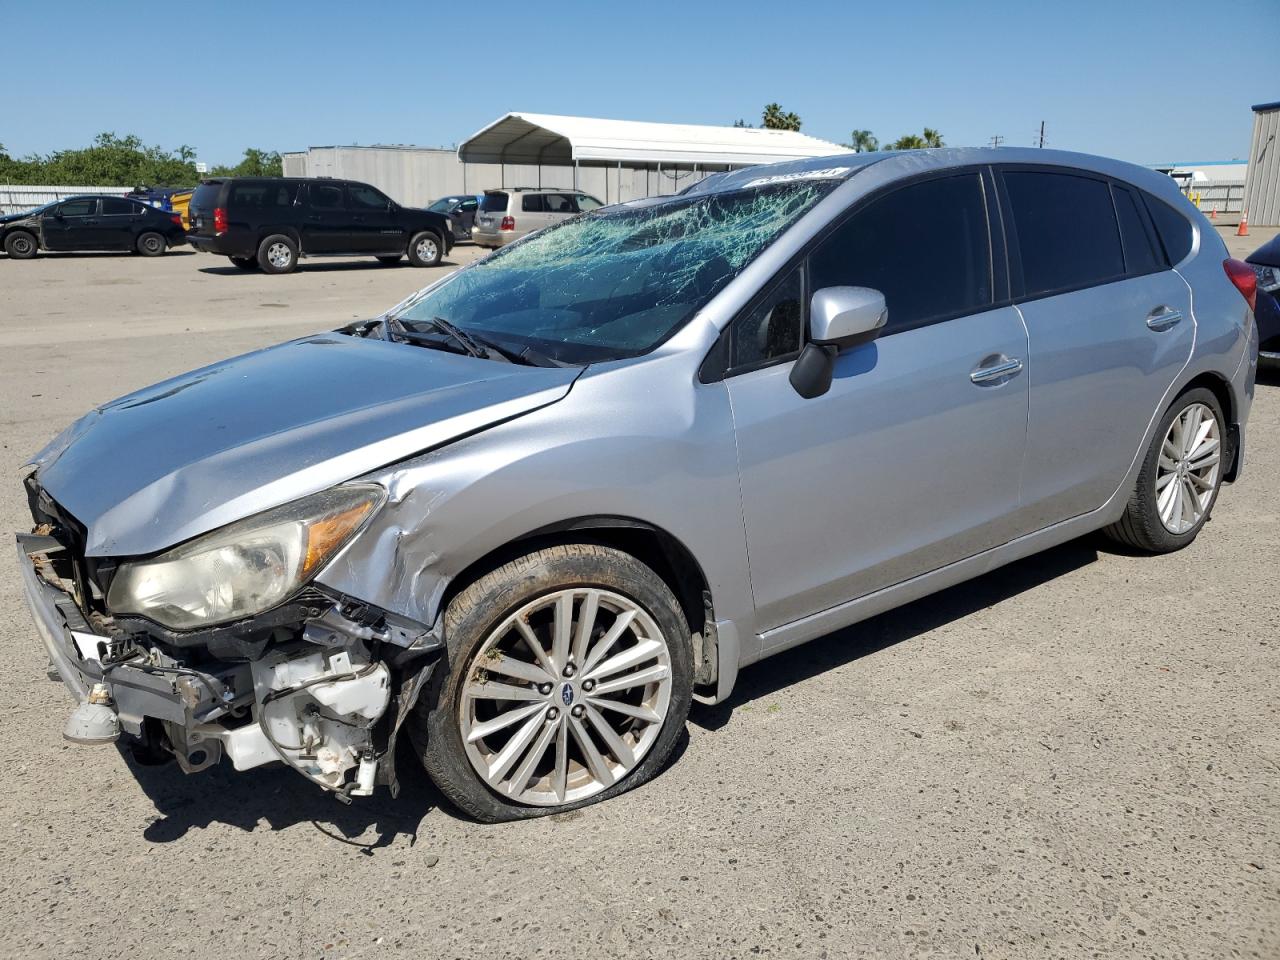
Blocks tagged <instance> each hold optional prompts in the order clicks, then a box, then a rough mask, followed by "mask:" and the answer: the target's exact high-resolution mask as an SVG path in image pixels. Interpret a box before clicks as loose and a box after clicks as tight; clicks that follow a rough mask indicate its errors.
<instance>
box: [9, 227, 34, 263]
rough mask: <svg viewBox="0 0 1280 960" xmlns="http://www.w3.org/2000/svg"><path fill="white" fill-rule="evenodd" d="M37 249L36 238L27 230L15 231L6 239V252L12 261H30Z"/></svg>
mask: <svg viewBox="0 0 1280 960" xmlns="http://www.w3.org/2000/svg"><path fill="white" fill-rule="evenodd" d="M36 249H37V244H36V238H35V237H33V236H32V235H31V234H29V233H27V232H26V231H25V230H15V231H14V232H13V233H11V234H9V235H8V236H7V237H5V238H4V252H5V253H7V254H8V255H9V258H10V259H11V260H30V259H31V258H32V257H34V256H35V255H36Z"/></svg>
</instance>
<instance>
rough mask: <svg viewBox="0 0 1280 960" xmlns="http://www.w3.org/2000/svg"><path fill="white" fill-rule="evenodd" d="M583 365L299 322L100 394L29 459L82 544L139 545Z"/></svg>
mask: <svg viewBox="0 0 1280 960" xmlns="http://www.w3.org/2000/svg"><path fill="white" fill-rule="evenodd" d="M580 372H581V371H580V369H579V368H576V367H566V368H543V367H526V366H519V365H515V364H505V363H500V362H496V361H492V360H480V359H476V358H473V357H466V356H460V355H457V354H452V353H445V352H442V351H439V350H431V349H426V348H422V347H414V346H410V345H408V344H403V343H390V342H387V341H384V340H365V339H361V338H359V337H352V336H346V335H343V334H327V335H321V336H314V337H307V338H304V339H302V340H296V341H293V342H290V343H285V344H281V345H279V346H276V347H270V348H268V349H266V350H261V351H259V352H257V353H250V354H246V355H244V356H242V357H237V358H235V359H232V360H227V361H224V362H222V363H218V364H214V365H213V366H210V367H205V368H204V369H201V370H195V371H192V372H191V373H188V374H184V375H182V376H180V377H176V378H174V379H172V380H167V381H165V382H163V383H158V384H156V385H155V386H152V387H148V388H147V389H145V390H141V391H139V392H137V393H133V394H130V395H129V396H126V397H122V398H120V399H119V400H114V401H112V402H111V403H108V404H105V405H104V406H101V407H99V408H98V409H96V410H94V411H93V412H92V413H90V414H88V415H87V416H85V417H83V418H81V419H80V420H78V421H77V422H76V423H74V424H72V425H71V426H70V427H69V428H67V430H65V431H64V432H63V433H62V434H61V435H60V436H59V437H58V438H57V439H55V440H54V441H53V442H52V443H51V444H49V446H48V447H46V448H45V449H44V450H42V451H41V452H40V453H39V454H37V455H36V457H35V458H34V459H33V460H32V461H31V462H32V463H33V464H35V465H36V467H37V471H36V480H37V482H38V483H39V485H40V486H41V487H42V488H43V489H44V490H45V491H46V492H47V493H48V494H49V496H51V497H52V498H53V499H54V500H55V501H57V503H58V504H59V505H60V506H61V507H62V508H63V509H64V510H66V511H67V512H68V513H70V514H71V515H72V516H73V517H75V518H76V519H77V520H79V521H80V522H81V523H82V524H84V525H85V526H86V527H87V528H88V536H87V551H86V552H87V553H88V555H89V556H134V555H138V554H148V553H154V552H156V551H158V550H163V549H165V548H167V547H170V546H172V545H174V544H176V543H180V542H181V541H183V540H187V539H190V538H191V537H194V536H197V535H198V534H201V533H205V532H207V531H209V530H213V529H216V528H218V527H221V526H223V525H225V524H227V523H231V522H232V521H235V520H239V519H241V518H242V517H246V516H249V515H251V514H254V513H258V512H260V511H262V510H266V509H269V508H271V507H274V506H278V505H279V504H282V503H287V502H289V501H290V500H295V499H297V498H298V497H303V496H306V495H308V494H311V493H315V492H317V491H319V490H323V489H325V488H327V487H331V486H333V485H334V484H337V483H342V482H344V481H346V480H350V479H352V478H354V477H358V476H360V475H362V474H364V473H367V472H369V471H370V470H373V469H376V468H377V467H381V466H385V465H386V464H389V463H394V462H396V461H397V460H403V459H405V458H406V457H410V456H413V455H414V454H417V453H420V452H421V451H424V450H427V449H430V448H432V447H436V446H439V445H440V444H442V443H446V442H447V441H449V440H452V439H454V438H456V437H459V436H462V435H465V434H469V433H474V432H475V431H477V430H480V429H483V428H484V427H487V426H491V425H493V424H495V423H498V422H500V421H503V420H509V419H511V418H512V417H515V416H519V415H520V414H523V413H527V412H529V411H530V410H535V409H537V408H538V407H542V406H546V405H547V404H550V403H554V402H555V401H557V400H559V399H561V398H562V397H564V396H565V395H566V394H567V393H568V392H569V388H570V386H572V384H573V381H574V379H575V378H576V377H577V375H578V374H579V373H580Z"/></svg>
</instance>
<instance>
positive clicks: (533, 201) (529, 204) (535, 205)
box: [520, 193, 546, 213]
mask: <svg viewBox="0 0 1280 960" xmlns="http://www.w3.org/2000/svg"><path fill="white" fill-rule="evenodd" d="M520 210H521V211H522V212H523V213H544V212H546V205H545V204H544V203H543V200H542V194H540V193H526V194H524V195H523V196H521V197H520Z"/></svg>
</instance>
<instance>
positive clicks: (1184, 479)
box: [1156, 403, 1222, 534]
mask: <svg viewBox="0 0 1280 960" xmlns="http://www.w3.org/2000/svg"><path fill="white" fill-rule="evenodd" d="M1221 461H1222V436H1221V432H1220V428H1219V426H1218V418H1217V417H1216V416H1215V415H1214V413H1213V411H1212V410H1210V409H1209V407H1207V406H1206V405H1205V404H1203V403H1193V404H1190V405H1189V406H1188V407H1187V408H1186V409H1185V410H1183V411H1182V412H1181V413H1180V414H1178V416H1176V417H1175V418H1174V420H1173V423H1171V424H1169V432H1168V433H1166V434H1165V438H1164V443H1163V445H1162V446H1161V448H1160V459H1159V461H1158V462H1157V464H1156V509H1157V511H1158V512H1159V514H1160V522H1161V523H1162V524H1164V527H1165V529H1166V530H1168V531H1169V532H1170V533H1174V534H1182V533H1186V532H1188V531H1189V530H1191V529H1192V528H1194V527H1195V526H1196V524H1198V523H1199V522H1200V520H1201V518H1203V517H1204V514H1205V511H1206V510H1208V509H1209V506H1210V504H1211V503H1212V501H1213V494H1214V491H1215V490H1216V489H1217V487H1218V473H1219V469H1220V467H1221Z"/></svg>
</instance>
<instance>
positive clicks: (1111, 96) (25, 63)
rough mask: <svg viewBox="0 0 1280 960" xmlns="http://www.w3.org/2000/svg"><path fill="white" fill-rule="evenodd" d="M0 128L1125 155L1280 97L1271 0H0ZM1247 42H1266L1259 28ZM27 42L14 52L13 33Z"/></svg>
mask: <svg viewBox="0 0 1280 960" xmlns="http://www.w3.org/2000/svg"><path fill="white" fill-rule="evenodd" d="M0 24H3V30H4V34H5V46H6V48H7V50H8V52H9V53H10V55H11V56H13V57H14V58H15V59H13V60H11V61H10V65H11V66H13V65H14V64H21V65H22V66H21V67H20V68H19V69H9V70H6V71H5V72H4V79H3V87H2V88H0V89H2V90H3V92H2V93H0V143H3V144H4V145H5V147H6V148H7V149H8V151H9V152H10V153H11V154H13V155H19V156H20V155H25V154H27V153H29V152H32V151H36V152H42V153H43V152H47V151H50V150H54V149H60V148H69V147H76V146H82V145H84V144H86V143H87V142H88V141H89V140H90V139H91V138H92V137H93V135H94V134H96V133H98V132H100V131H103V130H111V131H114V132H115V133H117V134H125V133H136V134H137V135H138V136H140V137H142V138H143V140H145V141H146V142H147V143H159V144H161V145H162V146H165V147H169V148H172V147H176V146H178V145H179V144H183V143H187V144H191V145H192V146H194V147H196V148H197V152H198V156H199V158H200V159H202V160H206V161H208V162H210V163H219V162H234V161H235V160H236V159H238V157H239V155H240V153H241V151H242V150H243V148H244V147H246V146H257V147H262V148H266V149H275V150H294V149H301V148H304V147H306V146H308V145H324V144H337V143H361V144H371V143H414V144H422V145H428V146H434V145H445V146H449V145H452V144H455V143H457V141H459V140H461V139H464V138H466V137H467V136H468V135H470V134H471V133H474V132H475V131H476V130H478V129H480V128H481V127H483V126H485V125H486V124H488V123H489V122H491V121H492V120H495V119H497V118H498V117H499V116H501V115H502V114H503V113H506V112H508V111H511V110H517V111H518V110H526V111H533V112H541V113H565V114H576V115H583V116H600V117H617V118H623V119H635V120H665V121H673V122H685V123H711V124H730V123H732V122H733V121H734V120H736V119H738V118H739V117H742V118H744V119H746V120H747V121H748V122H751V123H758V122H759V117H760V111H761V108H762V107H763V105H764V104H765V103H767V102H769V101H777V102H779V103H781V104H782V106H783V107H784V108H785V109H787V110H791V111H795V112H796V113H798V114H799V115H800V116H801V118H802V120H803V122H804V126H803V131H804V132H805V133H809V134H812V135H814V136H818V137H822V138H824V139H828V140H833V141H836V142H844V141H845V140H847V138H848V134H849V131H850V130H852V129H854V128H867V129H870V130H871V131H872V132H873V133H875V134H876V135H877V136H879V137H880V139H881V140H882V141H883V140H890V139H893V138H896V137H897V136H899V135H901V134H903V133H908V132H918V131H919V130H920V129H921V127H923V126H926V125H927V126H931V127H936V128H937V129H939V130H941V131H942V134H943V136H944V138H945V139H946V142H947V143H948V144H955V145H975V144H983V143H987V142H989V140H990V138H991V136H992V135H993V134H998V135H1001V136H1003V137H1004V138H1005V140H1004V142H1005V143H1006V144H1007V145H1011V146H1025V145H1030V144H1031V143H1032V142H1033V139H1034V138H1035V136H1036V134H1037V132H1038V130H1039V125H1040V121H1041V120H1044V121H1045V122H1046V133H1047V138H1048V145H1049V146H1053V147H1060V148H1063V149H1070V150H1083V151H1086V152H1091V153H1101V154H1107V155H1111V156H1116V157H1120V158H1122V159H1126V160H1132V161H1136V162H1140V163H1149V162H1164V161H1186V160H1217V159H1227V158H1231V157H1241V158H1243V157H1244V156H1245V155H1246V153H1247V151H1248V146H1249V135H1250V130H1251V124H1252V115H1251V114H1250V111H1249V106H1250V105H1251V104H1254V103H1260V102H1266V101H1272V100H1280V68H1278V67H1277V66H1276V63H1277V60H1276V57H1275V56H1274V55H1271V54H1268V53H1266V52H1264V51H1269V50H1271V49H1272V48H1274V46H1275V41H1276V38H1280V0H1217V2H1213V3H1208V2H1199V3H1184V2H1181V0H1167V2H1147V0H1111V2H1094V0H1087V2H1077V3H1071V2H1066V3H1058V2H1044V0H1022V2H1005V0H996V2H988V3H972V4H965V3H958V2H956V3H942V2H938V3H932V2H909V0H888V2H883V0H882V2H876V3H856V2H851V0H849V2H844V3H808V4H806V3H803V2H798V3H791V4H787V3H779V2H777V0H774V2H771V3H762V2H757V0H740V2H737V3H733V4H729V3H718V4H713V3H705V4H704V3H697V2H693V0H686V2H683V3H680V4H671V3H664V2H649V3H646V2H644V0H632V2H629V3H626V4H613V3H608V2H595V3H535V2H524V3H506V2H503V0H486V2H484V3H475V2H471V3H455V2H449V0H427V2H422V0H418V2H403V3H402V2H383V3H375V2H370V3H363V4H353V3H336V2H334V3H330V2H308V3H272V2H269V0H268V2H256V3H246V2H241V0H230V2H225V3H216V4H202V5H200V6H198V7H197V6H195V5H182V4H174V3H172V2H170V3H165V4H151V3H59V2H57V0H40V2H30V0H0ZM1263 38H1269V39H1265V40H1264V39H1263ZM26 50H30V51H33V55H31V56H28V55H27V54H26V53H23V52H22V51H26Z"/></svg>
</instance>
